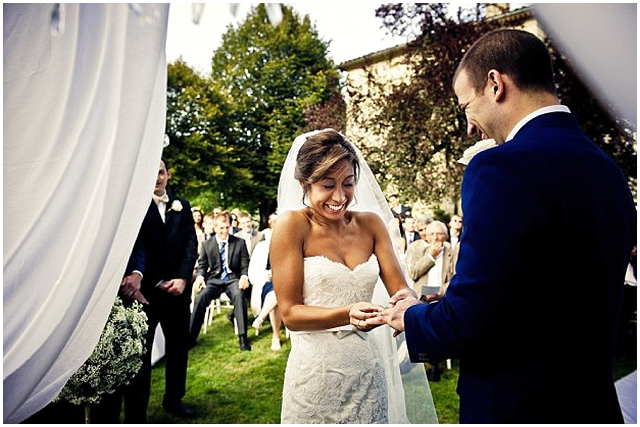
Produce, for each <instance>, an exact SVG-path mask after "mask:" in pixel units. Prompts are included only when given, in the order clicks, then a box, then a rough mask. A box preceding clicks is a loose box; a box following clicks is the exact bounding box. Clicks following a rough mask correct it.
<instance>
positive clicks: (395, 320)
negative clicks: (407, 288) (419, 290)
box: [383, 291, 420, 337]
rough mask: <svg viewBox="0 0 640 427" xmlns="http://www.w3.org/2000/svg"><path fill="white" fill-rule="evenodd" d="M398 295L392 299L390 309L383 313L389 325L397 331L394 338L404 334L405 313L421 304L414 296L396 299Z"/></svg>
mask: <svg viewBox="0 0 640 427" xmlns="http://www.w3.org/2000/svg"><path fill="white" fill-rule="evenodd" d="M400 292H402V291H400ZM397 295H398V294H396V295H394V296H393V297H392V298H391V303H390V305H389V308H387V309H386V310H384V312H383V316H384V319H385V321H386V322H387V325H389V326H391V327H392V328H393V329H395V330H396V331H395V332H394V333H393V336H394V337H395V336H398V335H399V334H400V333H401V332H404V312H405V311H407V309H408V308H409V307H412V306H414V305H416V304H420V301H418V299H417V298H416V297H415V296H413V295H412V296H407V297H405V298H402V299H396V296H397Z"/></svg>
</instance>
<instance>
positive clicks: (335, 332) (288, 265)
mask: <svg viewBox="0 0 640 427" xmlns="http://www.w3.org/2000/svg"><path fill="white" fill-rule="evenodd" d="M360 174H362V175H363V176H366V180H365V181H366V182H365V183H364V185H363V184H361V183H359V181H358V179H359V176H360ZM361 182H362V180H361ZM356 210H358V211H356ZM278 212H279V213H280V216H279V219H278V227H277V228H276V229H275V230H274V232H273V235H272V238H271V240H272V241H271V247H270V253H271V267H272V276H273V285H274V288H275V292H276V294H277V299H278V306H279V307H280V311H281V314H282V317H283V319H284V322H285V324H286V326H287V328H288V329H289V330H291V331H292V332H291V352H290V354H289V359H288V362H287V367H286V372H285V379H284V387H283V402H282V412H281V421H282V423H287V424H288V423H296V424H299V423H323V424H334V423H358V424H369V423H402V422H405V423H406V422H408V419H407V416H406V412H405V399H404V392H403V390H402V381H401V380H400V371H399V367H398V366H399V362H398V359H397V358H395V359H394V358H393V357H389V355H388V354H385V349H387V348H388V349H391V348H392V349H393V350H396V343H395V341H392V333H391V331H390V329H388V328H387V327H383V328H379V329H376V328H378V327H379V326H381V325H384V318H383V317H382V316H381V312H382V310H383V304H387V301H388V300H389V295H396V296H398V297H401V298H402V297H406V296H413V297H415V296H416V294H415V292H414V291H413V290H412V289H411V288H410V287H409V286H408V285H407V281H406V279H405V276H404V275H403V272H402V268H401V265H400V263H399V261H398V259H397V257H396V254H395V251H394V247H393V244H392V240H391V237H390V232H389V226H391V227H392V228H393V227H394V226H393V224H394V223H393V218H392V216H391V213H390V212H389V208H388V206H387V205H386V203H385V198H384V196H383V195H382V192H381V191H380V189H379V187H378V185H377V183H376V182H375V179H374V178H373V174H372V173H371V171H370V170H369V168H368V166H367V165H366V163H365V162H364V160H362V158H361V155H360V153H359V152H358V151H357V150H356V149H355V147H354V146H353V145H352V144H351V142H349V141H348V140H347V139H346V138H345V137H344V136H343V135H342V134H340V133H338V132H336V131H334V130H333V129H326V130H324V131H319V132H318V131H316V132H312V133H309V134H305V135H301V136H299V137H298V138H296V141H294V144H293V146H292V149H291V151H290V152H289V155H288V157H287V160H286V162H285V165H284V167H283V171H282V174H281V177H280V185H279V189H278ZM395 228H396V229H397V225H396V226H395ZM379 279H381V280H379ZM377 283H379V284H380V285H379V286H376V284H377ZM374 293H375V294H376V295H378V294H379V293H381V295H382V297H377V296H376V295H374ZM374 299H376V302H372V301H373V300H374ZM390 340H391V341H390ZM389 354H391V355H394V354H395V353H391V352H390V351H389ZM389 361H392V362H389ZM420 368H421V369H423V368H422V367H420ZM425 387H428V385H426V383H425ZM427 390H428V389H427ZM428 396H429V398H430V397H431V395H430V393H429V394H428ZM426 400H429V399H426ZM427 404H428V406H429V411H430V413H432V414H433V418H432V422H433V421H435V409H434V408H433V401H432V400H430V401H429V402H427Z"/></svg>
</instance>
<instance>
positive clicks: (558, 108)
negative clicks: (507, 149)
mask: <svg viewBox="0 0 640 427" xmlns="http://www.w3.org/2000/svg"><path fill="white" fill-rule="evenodd" d="M548 113H571V110H569V107H567V106H566V105H549V106H548V107H542V108H539V109H537V110H536V111H534V112H533V113H530V114H528V115H526V116H525V117H524V118H523V119H522V120H520V121H519V122H518V124H516V125H515V127H514V128H513V129H511V132H509V135H507V139H506V140H505V141H504V142H509V141H511V140H512V139H513V138H515V136H516V134H517V133H518V132H519V131H520V129H522V127H523V126H524V125H526V124H527V123H529V122H530V121H531V120H533V119H535V118H536V117H538V116H541V115H543V114H548Z"/></svg>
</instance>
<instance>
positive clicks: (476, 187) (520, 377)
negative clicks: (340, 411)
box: [385, 29, 636, 424]
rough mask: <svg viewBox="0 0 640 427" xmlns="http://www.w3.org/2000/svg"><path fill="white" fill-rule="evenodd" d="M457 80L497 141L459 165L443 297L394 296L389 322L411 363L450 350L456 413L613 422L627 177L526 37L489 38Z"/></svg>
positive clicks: (465, 106) (475, 417) (503, 34)
mask: <svg viewBox="0 0 640 427" xmlns="http://www.w3.org/2000/svg"><path fill="white" fill-rule="evenodd" d="M453 83H454V91H455V93H456V96H457V97H458V101H459V105H460V109H461V110H462V111H463V112H464V113H465V114H466V117H467V121H468V127H467V129H468V133H469V135H474V134H477V135H478V136H480V137H481V138H482V139H486V138H493V139H495V141H496V143H497V144H498V145H497V146H496V147H494V148H490V149H488V150H486V151H483V152H480V153H478V154H476V155H475V157H474V158H473V159H472V160H471V162H470V163H469V165H468V166H467V169H466V171H465V176H464V179H463V183H462V196H461V197H462V211H463V212H464V218H465V227H464V229H463V231H462V239H461V244H460V252H459V254H458V262H457V265H456V274H455V276H454V277H453V278H452V280H451V282H450V284H449V287H448V289H447V293H446V294H445V296H444V297H443V298H442V299H440V300H439V301H438V302H435V303H432V304H421V303H419V302H418V301H417V300H416V299H415V298H407V299H404V300H401V301H396V300H392V301H391V304H390V305H391V308H390V309H388V310H387V311H386V312H385V315H386V318H387V322H388V324H390V325H391V326H392V327H393V328H394V329H396V330H398V331H405V332H406V339H407V346H408V350H409V355H410V357H411V360H412V361H414V362H418V361H423V360H425V359H426V358H427V357H428V358H429V359H435V360H443V359H447V358H458V359H459V360H460V376H459V380H458V394H459V395H460V422H461V423H474V424H476V423H478V424H479V423H535V424H543V423H544V424H547V423H572V424H574V423H575V424H583V423H606V424H609V423H622V422H623V418H622V414H621V411H620V406H619V403H618V399H617V396H616V391H615V387H614V383H613V360H614V349H615V339H616V332H617V326H618V319H619V316H620V308H621V301H622V299H621V298H622V286H623V285H622V284H623V282H624V274H625V270H626V267H627V263H628V262H629V253H630V251H631V248H632V246H633V244H634V241H635V238H636V209H635V204H634V202H633V198H632V196H631V193H630V191H629V187H628V184H627V181H626V178H625V176H624V175H623V173H622V172H621V171H620V169H619V168H618V166H617V165H616V164H615V163H614V162H613V161H612V160H611V159H610V158H609V157H607V155H606V154H604V153H603V152H602V151H601V150H600V149H599V148H598V147H597V146H596V145H595V144H594V143H593V142H592V141H590V140H589V139H588V138H587V137H586V136H585V135H584V134H583V133H582V131H581V130H580V129H579V127H578V124H577V122H576V120H575V118H574V117H572V115H571V114H570V111H569V109H568V108H567V107H565V106H562V105H560V103H559V100H558V97H557V95H556V89H555V84H554V80H553V69H552V65H551V59H550V56H549V53H548V50H547V48H546V46H545V45H544V43H543V42H542V41H540V40H539V39H538V38H537V37H535V36H534V35H532V34H531V33H528V32H524V31H519V30H505V29H502V30H497V31H494V32H490V33H488V34H486V35H485V36H483V37H482V38H480V39H479V40H478V41H477V42H476V43H475V44H474V45H473V46H472V47H471V48H470V49H469V50H468V51H467V53H466V54H465V56H464V58H463V59H462V61H461V63H460V65H459V66H458V69H457V71H456V73H455V76H454V81H453ZM560 235H563V236H566V237H567V238H563V239H558V236H560Z"/></svg>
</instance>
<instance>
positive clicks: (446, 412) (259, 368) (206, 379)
mask: <svg viewBox="0 0 640 427" xmlns="http://www.w3.org/2000/svg"><path fill="white" fill-rule="evenodd" d="M225 313H226V311H224V309H223V313H222V314H216V315H215V317H214V320H213V324H212V325H211V326H210V327H208V328H207V333H206V334H202V333H201V334H200V338H199V341H198V345H197V346H196V347H195V348H193V349H192V350H191V352H190V353H189V368H188V372H187V394H186V396H185V398H184V402H185V403H187V404H188V405H190V406H191V407H192V408H194V409H195V410H196V411H197V413H198V417H197V418H195V419H193V420H185V419H182V418H177V417H174V416H172V415H171V414H169V413H167V412H165V411H164V409H162V396H163V394H164V362H163V361H160V362H159V363H158V364H156V366H155V367H154V368H153V371H152V379H151V400H150V403H149V410H148V422H149V423H158V424H176V423H181V424H183V423H194V424H278V423H280V406H281V404H282V396H281V393H282V382H283V379H284V369H285V365H286V362H287V357H288V354H289V350H290V349H291V346H290V343H289V340H287V339H285V334H284V331H282V332H281V334H280V337H281V341H282V349H281V350H280V351H272V350H271V348H270V347H271V325H270V324H269V323H268V322H265V323H264V325H263V328H262V330H261V332H260V335H259V336H257V337H256V336H255V335H250V341H251V346H252V351H250V352H244V351H243V352H241V351H240V349H239V348H238V339H237V337H236V335H235V334H234V332H233V328H232V326H231V324H230V323H229V321H228V320H227V318H226V316H225ZM250 321H251V320H250ZM250 331H251V332H253V329H251V330H250ZM443 366H444V363H443ZM636 367H637V360H636V358H619V359H618V360H617V361H616V371H615V377H616V379H618V378H621V377H623V376H624V375H627V374H628V373H630V372H632V371H634V370H635V369H636ZM457 383H458V364H457V361H456V360H453V361H452V369H451V370H447V369H444V370H443V373H442V377H441V380H440V381H439V382H436V383H433V382H432V383H430V386H431V392H432V394H433V399H434V402H435V404H436V410H437V412H438V419H439V422H440V424H458V423H459V421H458V405H459V400H458V395H457V394H456V385H457Z"/></svg>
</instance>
